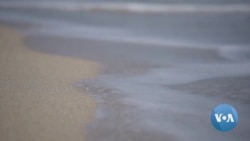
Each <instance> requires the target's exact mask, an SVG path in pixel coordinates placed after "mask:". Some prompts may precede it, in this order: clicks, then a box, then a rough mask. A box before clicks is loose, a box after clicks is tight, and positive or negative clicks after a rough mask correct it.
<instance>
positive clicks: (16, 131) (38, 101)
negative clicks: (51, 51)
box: [0, 27, 98, 141]
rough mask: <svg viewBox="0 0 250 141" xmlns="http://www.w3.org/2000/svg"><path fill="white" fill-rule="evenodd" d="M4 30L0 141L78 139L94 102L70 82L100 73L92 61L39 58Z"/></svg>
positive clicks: (0, 29)
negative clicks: (75, 88)
mask: <svg viewBox="0 0 250 141" xmlns="http://www.w3.org/2000/svg"><path fill="white" fill-rule="evenodd" d="M22 38H23V37H22V36H21V35H19V34H18V33H16V32H15V31H13V30H11V29H9V28H5V27H0V140H1V141H69V140H72V141H78V140H84V130H83V127H84V126H85V125H86V124H87V123H88V122H89V121H90V119H91V118H92V117H93V112H94V110H95V107H96V105H95V102H94V101H93V99H91V97H89V96H87V95H84V94H83V93H81V92H78V91H77V90H74V88H72V83H73V82H74V81H76V80H80V79H83V78H89V77H93V76H94V75H95V74H96V73H97V68H98V66H97V64H96V63H95V62H91V61H84V60H78V59H72V58H67V57H61V56H56V55H55V56H52V55H47V54H40V53H37V52H33V51H30V50H28V49H27V48H25V47H24V45H23V44H22Z"/></svg>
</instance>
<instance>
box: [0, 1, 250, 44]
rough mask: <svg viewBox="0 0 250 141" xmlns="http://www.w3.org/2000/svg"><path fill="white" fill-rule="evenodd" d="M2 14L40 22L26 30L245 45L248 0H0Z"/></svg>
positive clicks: (1, 16) (125, 39)
mask: <svg viewBox="0 0 250 141" xmlns="http://www.w3.org/2000/svg"><path fill="white" fill-rule="evenodd" d="M1 19H2V20H4V21H9V22H23V23H32V24H39V25H44V27H42V28H39V29H32V30H30V31H29V32H30V33H34V32H40V33H42V34H55V35H61V36H73V37H82V38H92V39H97V40H112V41H121V42H137V43H138V42H139V43H146V44H149V43H150V44H161V45H162V44H163V45H170V46H171V45H172V46H182V47H215V48H218V47H249V46H250V26H249V25H250V2H249V1H248V0H185V1H184V0H154V1H153V0H135V1H132V0H116V1H115V0H105V1H101V0H95V1H90V0H73V1H69V0H62V1H59V0H53V1H47V0H44V1H37V0H25V1H17V0H11V1H6V0H1V1H0V20H1ZM55 27H56V28H55Z"/></svg>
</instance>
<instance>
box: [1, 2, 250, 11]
mask: <svg viewBox="0 0 250 141" xmlns="http://www.w3.org/2000/svg"><path fill="white" fill-rule="evenodd" d="M0 8H15V9H44V10H46V9H53V10H69V11H108V12H119V11H120V12H130V13H232V12H241V13H250V5H244V4H227V5H195V4H146V3H76V2H75V3H73V2H0Z"/></svg>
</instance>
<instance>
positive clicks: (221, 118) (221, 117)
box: [214, 114, 234, 122]
mask: <svg viewBox="0 0 250 141" xmlns="http://www.w3.org/2000/svg"><path fill="white" fill-rule="evenodd" d="M214 116H215V119H216V121H217V122H221V121H224V122H234V118H233V115H232V114H227V115H223V114H214Z"/></svg>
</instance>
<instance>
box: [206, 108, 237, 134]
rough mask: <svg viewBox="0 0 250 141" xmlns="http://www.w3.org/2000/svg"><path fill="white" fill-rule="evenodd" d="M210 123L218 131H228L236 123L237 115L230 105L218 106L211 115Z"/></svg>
mask: <svg viewBox="0 0 250 141" xmlns="http://www.w3.org/2000/svg"><path fill="white" fill-rule="evenodd" d="M211 123H212V125H213V126H214V128H216V129H217V130H219V131H222V132H227V131H230V130H232V129H234V128H235V127H236V125H237V123H238V113H237V111H236V110H235V108H234V107H232V106H231V105H228V104H221V105H218V106H217V107H215V108H214V109H213V111H212V113H211Z"/></svg>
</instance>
